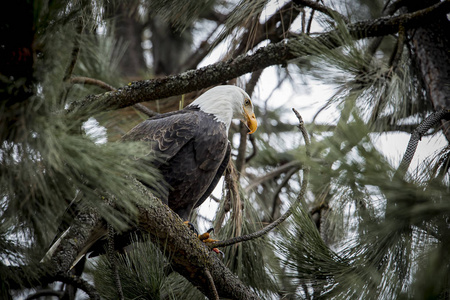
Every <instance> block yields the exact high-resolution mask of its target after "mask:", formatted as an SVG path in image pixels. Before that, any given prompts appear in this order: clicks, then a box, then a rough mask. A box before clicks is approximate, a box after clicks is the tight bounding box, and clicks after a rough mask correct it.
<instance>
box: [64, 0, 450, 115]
mask: <svg viewBox="0 0 450 300" xmlns="http://www.w3.org/2000/svg"><path fill="white" fill-rule="evenodd" d="M449 11H450V2H449V1H444V2H439V3H437V4H435V5H433V6H430V7H428V8H426V9H423V10H420V11H417V12H414V13H409V14H403V15H400V16H396V17H390V18H385V17H384V18H378V19H375V20H370V21H365V22H357V23H353V24H350V25H348V26H347V30H348V32H349V34H350V35H351V36H352V37H354V38H355V39H363V38H368V37H376V36H383V35H389V34H393V33H396V32H398V28H399V24H403V25H404V26H405V27H407V28H415V27H418V26H421V25H422V24H423V23H424V22H427V21H428V20H430V19H432V18H434V17H436V16H437V15H445V14H446V13H448V12H449ZM337 36H338V30H333V31H330V32H326V33H322V34H319V35H317V36H315V37H314V38H311V37H308V36H300V37H296V38H292V39H288V40H285V41H281V42H279V43H276V44H269V45H268V46H266V47H262V48H260V49H258V50H257V51H255V53H253V54H251V55H247V56H238V57H236V58H234V59H229V60H227V61H221V62H218V63H215V64H212V65H209V66H206V67H203V68H200V69H197V70H191V71H187V72H184V73H181V74H178V75H173V76H167V77H162V78H157V79H152V80H143V81H135V82H132V83H130V84H129V85H127V86H125V87H122V88H120V89H118V90H117V91H114V92H107V93H104V94H99V95H90V96H88V97H86V98H85V99H84V100H82V101H74V102H72V104H71V107H70V108H69V110H68V112H72V111H74V110H76V109H96V110H98V111H103V110H112V109H118V108H123V107H127V106H131V105H134V104H136V103H140V102H144V101H151V100H157V99H161V98H166V97H169V96H175V95H181V94H186V93H189V92H192V91H196V90H199V89H202V88H206V87H209V86H212V85H215V84H219V83H222V82H224V81H227V80H230V79H233V78H236V77H238V76H241V75H244V74H247V73H250V72H254V71H256V70H260V69H264V68H266V67H269V66H273V65H278V64H285V63H287V62H288V61H290V60H293V59H296V58H299V57H302V56H306V55H314V51H312V50H311V49H308V44H309V43H311V42H318V43H322V44H325V45H327V46H328V47H330V48H337V47H339V46H341V45H342V44H341V43H342V41H341V40H339V39H338V38H337ZM299 45H300V46H303V47H301V49H299Z"/></svg>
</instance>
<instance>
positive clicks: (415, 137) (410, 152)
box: [394, 109, 450, 177]
mask: <svg viewBox="0 0 450 300" xmlns="http://www.w3.org/2000/svg"><path fill="white" fill-rule="evenodd" d="M449 114H450V110H449V109H441V110H439V111H436V112H434V113H432V114H431V115H429V116H428V117H426V118H425V120H423V122H422V123H420V125H419V126H417V128H416V129H414V131H413V132H412V133H411V138H410V139H409V143H408V146H407V147H406V151H405V154H404V155H403V159H402V161H401V162H400V165H399V167H398V169H397V171H396V172H395V174H394V177H395V176H401V177H403V176H404V175H405V173H406V171H407V170H408V168H409V165H410V164H411V161H412V159H413V157H414V154H415V152H416V149H417V145H418V144H419V141H420V139H421V138H422V137H423V136H424V134H425V133H426V132H427V131H428V130H429V129H430V128H431V127H433V126H434V125H436V124H437V123H438V122H439V121H440V120H442V119H444V118H445V117H447V116H449Z"/></svg>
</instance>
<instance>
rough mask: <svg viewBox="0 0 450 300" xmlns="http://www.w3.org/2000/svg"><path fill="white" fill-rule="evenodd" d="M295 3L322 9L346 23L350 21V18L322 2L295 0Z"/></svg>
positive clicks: (318, 9) (333, 17)
mask: <svg viewBox="0 0 450 300" xmlns="http://www.w3.org/2000/svg"><path fill="white" fill-rule="evenodd" d="M294 3H295V4H297V5H301V6H307V7H309V8H312V9H314V10H317V11H320V12H321V13H323V14H326V15H327V16H329V17H331V18H332V19H333V20H335V21H340V20H342V21H344V22H345V23H348V22H349V20H348V19H347V18H346V17H345V16H343V15H341V14H340V13H338V12H337V11H335V10H333V9H331V8H329V7H327V6H325V5H322V4H320V3H318V2H314V1H311V0H294Z"/></svg>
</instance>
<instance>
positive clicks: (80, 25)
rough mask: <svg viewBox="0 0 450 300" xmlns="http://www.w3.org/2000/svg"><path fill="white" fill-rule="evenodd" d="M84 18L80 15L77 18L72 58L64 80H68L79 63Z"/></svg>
mask: <svg viewBox="0 0 450 300" xmlns="http://www.w3.org/2000/svg"><path fill="white" fill-rule="evenodd" d="M83 26H84V24H83V18H81V17H79V18H78V20H77V26H76V35H75V40H74V42H73V48H72V55H71V57H72V59H71V60H70V63H69V65H68V66H67V69H66V73H65V74H64V77H63V81H68V80H69V78H70V76H72V72H73V69H74V68H75V65H76V63H77V59H78V54H79V53H80V35H81V32H82V31H83Z"/></svg>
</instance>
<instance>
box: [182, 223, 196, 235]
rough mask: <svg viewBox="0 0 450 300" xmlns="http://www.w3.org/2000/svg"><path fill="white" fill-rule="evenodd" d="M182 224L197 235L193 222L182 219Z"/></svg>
mask: <svg viewBox="0 0 450 300" xmlns="http://www.w3.org/2000/svg"><path fill="white" fill-rule="evenodd" d="M184 225H186V226H187V227H188V228H189V229H190V230H192V231H193V232H194V233H195V235H196V236H198V230H197V228H195V226H194V224H192V223H191V222H189V221H184Z"/></svg>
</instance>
